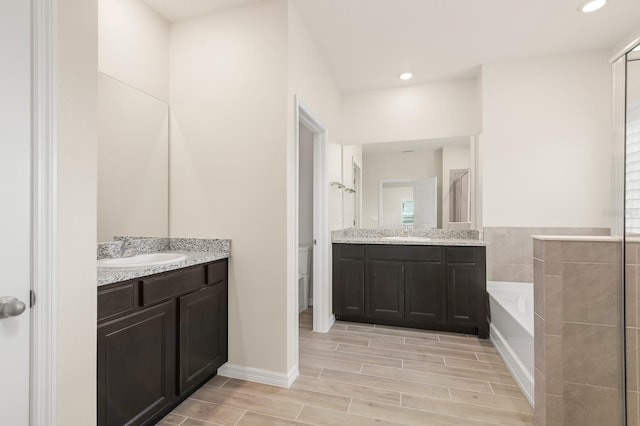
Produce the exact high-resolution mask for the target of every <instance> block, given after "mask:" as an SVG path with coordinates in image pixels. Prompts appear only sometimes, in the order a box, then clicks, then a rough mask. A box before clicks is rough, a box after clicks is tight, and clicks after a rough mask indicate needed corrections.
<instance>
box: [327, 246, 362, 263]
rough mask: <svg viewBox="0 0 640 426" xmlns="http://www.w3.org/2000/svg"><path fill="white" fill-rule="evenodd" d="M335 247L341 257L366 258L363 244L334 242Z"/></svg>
mask: <svg viewBox="0 0 640 426" xmlns="http://www.w3.org/2000/svg"><path fill="white" fill-rule="evenodd" d="M333 249H334V250H335V251H336V253H337V254H338V257H339V258H340V259H364V246H363V245H362V244H334V246H333Z"/></svg>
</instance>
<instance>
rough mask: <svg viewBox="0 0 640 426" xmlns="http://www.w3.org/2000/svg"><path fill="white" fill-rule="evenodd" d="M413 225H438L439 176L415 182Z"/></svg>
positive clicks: (425, 226) (419, 226)
mask: <svg viewBox="0 0 640 426" xmlns="http://www.w3.org/2000/svg"><path fill="white" fill-rule="evenodd" d="M413 227H414V228H415V229H433V228H437V227H438V178H437V177H432V178H429V179H421V180H417V181H415V182H414V184H413Z"/></svg>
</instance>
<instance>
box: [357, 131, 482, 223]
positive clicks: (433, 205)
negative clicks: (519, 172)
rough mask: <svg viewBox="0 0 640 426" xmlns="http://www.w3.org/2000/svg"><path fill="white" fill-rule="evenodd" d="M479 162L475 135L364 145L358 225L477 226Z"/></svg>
mask: <svg viewBox="0 0 640 426" xmlns="http://www.w3.org/2000/svg"><path fill="white" fill-rule="evenodd" d="M345 148H347V147H345ZM473 164H474V159H473V150H472V138H470V137H460V138H447V139H426V140H419V141H403V142H385V143H372V144H365V145H362V171H361V172H360V171H358V173H361V175H362V179H361V183H359V184H357V185H356V186H360V187H361V191H359V192H360V194H361V195H358V191H356V193H355V194H354V195H355V198H356V201H355V204H356V206H358V205H359V202H358V200H357V198H358V197H361V205H362V213H361V215H358V214H356V217H357V218H361V219H360V224H361V225H360V226H358V223H357V222H358V220H356V221H355V222H356V227H362V228H394V229H399V228H415V229H433V228H454V229H471V227H472V223H471V222H472V219H471V212H472V198H473V179H474V177H473Z"/></svg>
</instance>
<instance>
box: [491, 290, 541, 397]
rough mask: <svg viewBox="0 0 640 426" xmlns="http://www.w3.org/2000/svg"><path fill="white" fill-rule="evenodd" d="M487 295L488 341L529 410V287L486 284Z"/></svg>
mask: <svg viewBox="0 0 640 426" xmlns="http://www.w3.org/2000/svg"><path fill="white" fill-rule="evenodd" d="M487 292H488V293H489V307H490V309H491V326H490V331H489V334H490V336H491V341H492V342H493V344H494V346H495V347H496V349H497V351H498V353H499V354H500V356H501V357H502V359H503V360H504V362H505V363H506V365H507V368H509V370H510V371H511V374H512V375H513V378H514V379H515V381H516V382H517V383H518V385H519V386H520V389H522V392H523V393H524V395H525V397H526V398H527V399H528V400H529V403H530V404H531V406H533V405H534V397H533V395H534V393H533V381H534V379H533V378H534V361H533V358H534V355H533V284H531V283H512V282H503V281H487Z"/></svg>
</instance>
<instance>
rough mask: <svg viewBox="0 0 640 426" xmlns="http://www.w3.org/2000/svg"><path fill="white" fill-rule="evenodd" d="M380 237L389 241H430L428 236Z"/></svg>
mask: <svg viewBox="0 0 640 426" xmlns="http://www.w3.org/2000/svg"><path fill="white" fill-rule="evenodd" d="M382 239H383V240H390V241H431V238H429V237H384V238H382Z"/></svg>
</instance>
